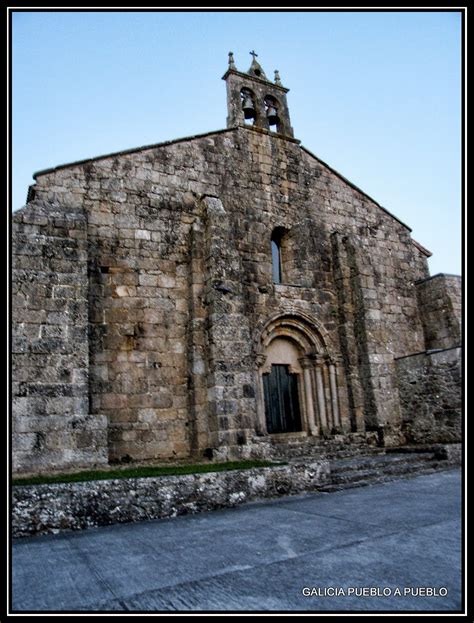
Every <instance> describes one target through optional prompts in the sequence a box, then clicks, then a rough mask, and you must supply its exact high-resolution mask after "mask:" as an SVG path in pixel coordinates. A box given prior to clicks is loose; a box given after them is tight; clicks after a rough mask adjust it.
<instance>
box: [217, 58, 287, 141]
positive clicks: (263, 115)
mask: <svg viewBox="0 0 474 623" xmlns="http://www.w3.org/2000/svg"><path fill="white" fill-rule="evenodd" d="M250 54H251V55H252V63H251V65H250V68H249V70H248V71H247V72H246V73H243V72H241V71H238V69H237V67H236V66H235V63H234V55H233V53H232V52H229V67H228V69H227V71H226V73H225V74H224V75H223V77H222V79H223V80H225V81H226V85H227V127H228V128H234V127H236V126H243V125H253V126H254V127H256V128H261V129H263V130H269V131H270V132H275V133H276V134H280V135H283V136H287V137H290V138H293V128H292V127H291V123H290V113H289V112H288V104H287V101H286V94H287V93H288V91H289V89H287V88H285V87H284V86H283V85H282V83H281V80H280V75H279V73H278V71H277V70H275V79H274V82H271V81H270V80H269V79H268V78H267V76H266V75H265V72H264V71H263V69H262V67H261V65H260V63H259V62H258V61H257V56H258V55H257V53H256V52H254V51H252V52H250Z"/></svg>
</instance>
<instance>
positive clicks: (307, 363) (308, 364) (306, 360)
mask: <svg viewBox="0 0 474 623" xmlns="http://www.w3.org/2000/svg"><path fill="white" fill-rule="evenodd" d="M298 362H299V364H300V366H301V367H302V368H303V370H306V369H307V368H312V367H313V361H312V359H311V358H310V357H300V358H299V359H298Z"/></svg>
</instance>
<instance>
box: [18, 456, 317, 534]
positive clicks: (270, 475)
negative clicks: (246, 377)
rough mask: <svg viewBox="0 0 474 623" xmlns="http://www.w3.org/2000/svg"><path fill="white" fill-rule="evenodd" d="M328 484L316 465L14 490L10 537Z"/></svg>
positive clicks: (170, 514)
mask: <svg viewBox="0 0 474 623" xmlns="http://www.w3.org/2000/svg"><path fill="white" fill-rule="evenodd" d="M328 478H329V462H328V461H326V460H315V461H311V462H309V463H306V464H292V465H281V466H275V467H263V468H254V469H248V470H235V471H228V472H209V473H206V474H191V475H185V476H165V477H160V478H134V479H129V478H127V479H116V480H95V481H90V482H81V483H67V484H66V483H63V484H51V485H28V486H14V487H13V488H12V536H13V537H22V536H29V535H34V534H46V533H58V532H61V531H64V530H80V529H83V528H92V527H97V526H106V525H109V524H115V523H128V522H135V521H143V520H147V519H158V518H163V517H175V516H177V515H185V514H188V513H198V512H201V511H208V510H214V509H217V508H223V507H230V506H236V505H238V504H241V503H243V502H248V501H249V500H254V499H257V498H268V497H276V496H279V495H288V494H295V493H300V492H302V491H312V490H315V489H317V488H318V487H320V486H321V485H323V484H325V483H326V482H327V481H328Z"/></svg>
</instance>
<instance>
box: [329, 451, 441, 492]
mask: <svg viewBox="0 0 474 623" xmlns="http://www.w3.org/2000/svg"><path fill="white" fill-rule="evenodd" d="M446 468H449V465H448V464H447V462H446V461H442V460H441V461H440V460H437V459H435V458H434V453H432V452H423V453H420V452H418V453H417V452H411V453H403V454H398V455H397V454H395V453H390V454H385V455H381V456H365V457H356V458H352V459H341V460H335V461H332V462H331V466H330V475H329V481H328V483H327V484H326V485H323V486H322V487H321V488H320V491H326V492H329V491H337V490H339V489H344V488H348V487H360V486H363V485H367V484H372V483H375V482H384V481H385V480H391V479H394V478H403V477H408V476H410V475H415V474H421V473H432V472H434V471H436V470H437V469H446Z"/></svg>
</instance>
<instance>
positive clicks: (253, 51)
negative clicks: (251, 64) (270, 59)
mask: <svg viewBox="0 0 474 623" xmlns="http://www.w3.org/2000/svg"><path fill="white" fill-rule="evenodd" d="M249 54H251V55H252V56H253V60H255V57H256V56H258V54H257V53H256V52H255V50H252V51H251V52H249Z"/></svg>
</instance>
